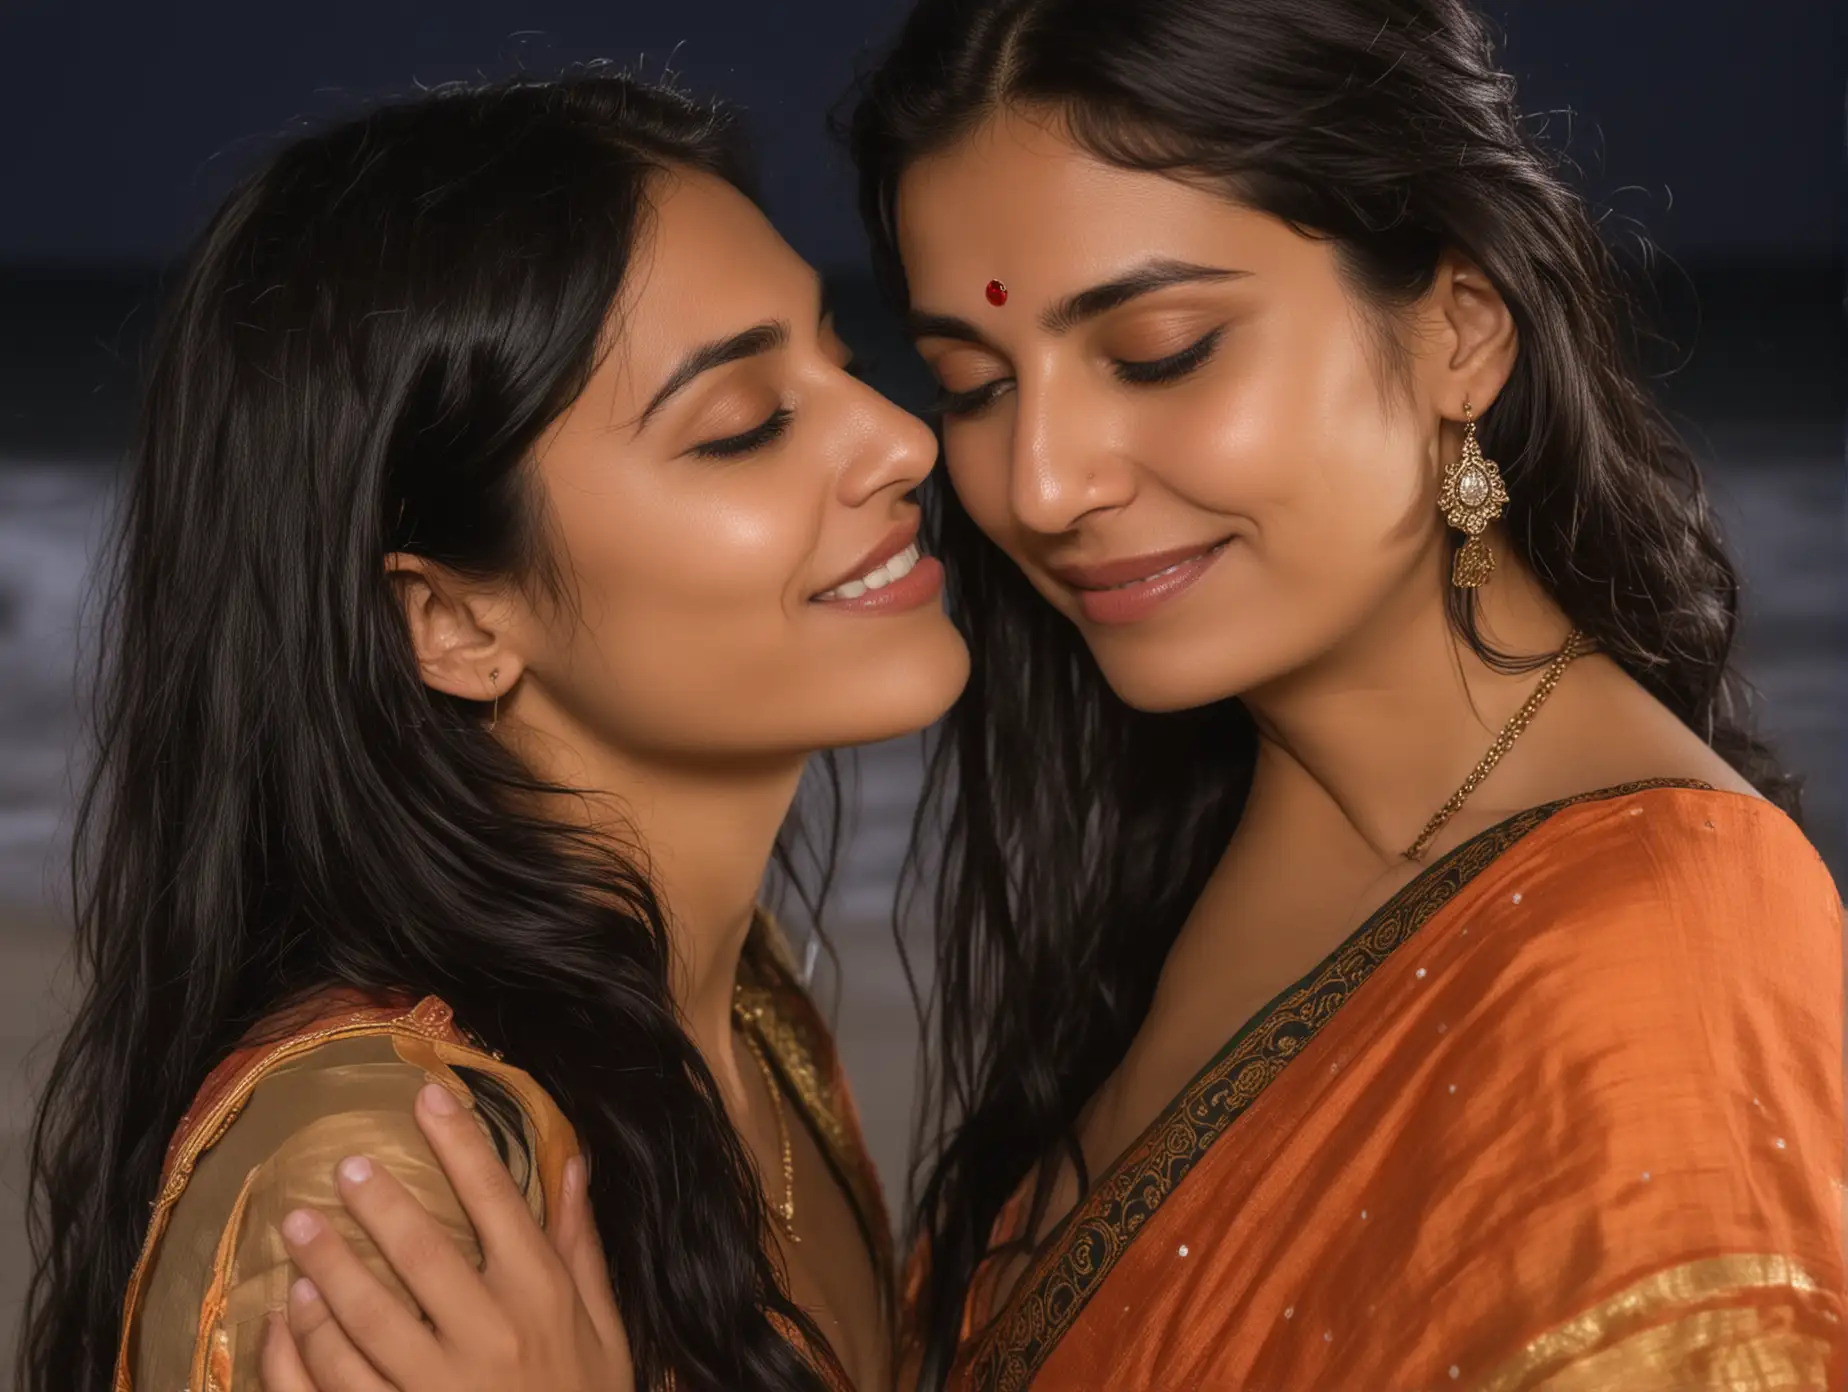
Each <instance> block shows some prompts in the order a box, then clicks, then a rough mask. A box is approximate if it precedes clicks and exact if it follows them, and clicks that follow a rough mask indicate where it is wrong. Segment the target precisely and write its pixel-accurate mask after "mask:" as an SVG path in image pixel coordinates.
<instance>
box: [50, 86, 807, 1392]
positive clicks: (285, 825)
mask: <svg viewBox="0 0 1848 1392" xmlns="http://www.w3.org/2000/svg"><path fill="white" fill-rule="evenodd" d="M672 169H694V170H699V171H704V172H706V173H709V174H712V175H715V176H717V177H719V178H722V179H725V180H727V181H729V182H730V183H732V184H733V185H735V186H737V187H739V188H741V189H743V190H745V191H747V192H748V191H749V187H750V184H749V180H748V179H747V177H746V170H745V165H744V162H743V160H742V157H741V154H740V151H739V147H738V140H737V136H736V132H735V129H734V124H733V122H732V121H731V120H730V119H729V118H728V117H727V116H726V115H725V114H724V113H723V112H721V111H720V110H718V109H716V108H713V107H709V106H706V105H703V104H699V103H696V102H694V101H692V100H689V99H687V98H685V97H682V96H680V95H677V94H675V93H673V92H671V91H667V90H663V89H661V88H657V87H653V86H649V85H646V84H643V83H639V82H636V81H631V80H628V79H625V78H621V77H618V76H615V75H613V74H605V73H601V72H597V71H589V72H584V73H580V74H577V75H574V76H572V77H569V78H566V79H564V80H559V81H553V82H539V81H519V82H514V83H507V84H498V85H492V86H486V87H473V88H458V89H454V90H443V91H438V92H436V93H434V94H431V95H427V96H425V97H422V98H420V99H417V100H413V101H409V102H406V103H403V104H398V105H390V106H385V107H382V108H380V109H378V110H375V111H373V112H371V113H370V114H368V115H365V116H363V117H360V118H357V119H353V120H350V121H348V122H347V123H345V124H341V125H338V126H336V127H335V128H333V129H329V130H327V131H325V132H323V133H321V134H316V135H312V136H309V137H306V138H302V139H300V140H298V141H296V142H295V143H293V144H291V145H289V146H287V147H286V148H284V149H282V150H281V151H280V153H278V154H276V155H275V156H274V157H273V158H272V159H270V160H269V161H268V162H267V164H265V165H264V167H263V168H261V169H260V170H259V171H257V172H256V173H255V174H254V175H253V176H251V177H250V178H249V179H248V180H247V181H246V182H244V183H243V184H242V186H241V187H240V188H238V189H237V190H236V192H235V193H233V194H232V196H231V197H230V198H229V200H228V201H227V202H226V203H225V204H224V206H223V207H222V208H221V210H220V211H219V213H218V214H217V216H216V217H215V219H214V220H213V221H212V223H211V224H210V226H209V228H208V229H207V230H206V231H205V232H204V234H203V236H202V237H201V239H200V241H199V242H198V244H197V245H196V247H195V248H194V249H193V251H192V253H191V256H190V259H189V261H188V263H187V265H186V268H185V270H184V273H183V275H182V276H181V278H180V280H179V282H178V284H177V287H176V288H175V291H174V294H173V296H172V299H171V303H170V306H169V308H168V309H167V311H166V314H165V317H164V321H163V323H162V325H161V327H160V329H159V330H158V334H157V338H156V341H155V344H154V349H153V353H152V357H151V371H150V375H149V379H148V381H147V385H146V389H145V402H144V405H143V407H142V411H141V416H140V422H139V429H138V435H137V439H136V442H135V446H134V452H133V465H132V472H131V474H130V476H129V480H128V484H127V494H126V499H125V501H124V504H123V511H122V518H121V536H120V544H119V559H118V562H117V568H116V570H115V573H114V577H113V582H112V584H111V586H110V588H109V589H108V591H107V599H108V629H107V635H106V644H105V653H106V656H105V670H104V671H103V673H102V675H101V686H100V695H99V708H98V712H97V716H98V720H97V736H96V738H97V747H96V751H95V764H94V772H93V774H92V776H91V778H90V782H89V786H88V789H87V793H86V796H85V798H84V801H83V804H82V809H81V814H80V820H79V828H78V830H79V836H78V847H79V854H78V858H77V861H76V875H77V890H78V905H77V911H78V912H77V934H78V936H77V942H78V955H79V963H80V967H81V970H82V972H83V974H84V977H85V982H86V988H87V990H86V995H85V998H84V1000H83V1002H82V1005H81V1008H80V1010H79V1011H78V1013H77V1017H76V1022H75V1025H74V1027H73V1028H72V1029H71V1031H70V1034H69V1035H68V1037H67V1038H66V1040H65V1041H64V1043H63V1046H62V1049H61V1051H60V1053H59V1054H58V1056H57V1060H56V1064H55V1067H54V1069H53V1072H52V1075H51V1081H50V1086H49V1088H48V1089H47V1091H46V1093H45V1095H44V1098H43V1101H42V1104H41V1107H40V1110H39V1113H38V1117H37V1122H36V1127H35V1130H34V1134H33V1147H32V1186H33V1199H34V1220H33V1238H34V1251H35V1261H36V1268H35V1272H34V1277H33V1282H32V1286H31V1292H30V1295H29V1298H28V1304H27V1313H26V1324H25V1337H24V1340H23V1344H22V1347H21V1351H20V1370H21V1381H22V1384H23V1386H24V1387H25V1388H27V1389H30V1392H53V1390H54V1389H58V1392H64V1389H70V1388H102V1387H106V1386H107V1385H108V1383H109V1379H110V1370H111V1365H112V1362H113V1356H114V1350H115V1346H116V1341H117V1337H118V1328H119V1325H120V1322H121V1319H122V1300H123V1294H124V1290H125V1288H126V1285H127V1281H128V1277H129V1272H130V1270H131V1268H132V1266H133V1264H134V1261H135V1258H136V1253H137V1250H138V1247H139V1245H140V1242H141V1240H142V1237H143V1231H144V1227H145V1222H146V1217H147V1213H148V1208H149V1204H150V1202H151V1201H152V1200H153V1198H154V1194H155V1188H156V1181H157V1177H158V1173H159V1169H160V1165H161V1158H162V1151H163V1149H164V1147H165V1146H166V1143H167V1139H168V1136H169V1135H170V1134H171V1132H172V1131H173V1128H174V1126H175V1125H176V1123H177V1122H178V1120H179V1118H180V1115H181V1112H182V1111H183V1109H184V1108H185V1107H186V1105H187V1102H188V1101H189V1099H190V1097H191V1096H192V1094H193V1092H194V1090H195V1089H196V1088H197V1087H198V1086H199V1084H200V1083H201V1081H202V1080H203V1079H204V1077H205V1075H206V1072H207V1071H208V1070H209V1069H210V1068H211V1066H212V1065H213V1063H214V1062H215V1061H217V1060H218V1059H219V1058H221V1057H222V1056H224V1055H225V1054H226V1053H227V1052H228V1051H229V1050H230V1049H231V1048H232V1047H233V1046H235V1045H236V1044H237V1043H238V1041H239V1040H240V1039H241V1038H243V1037H244V1036H245V1035H246V1033H247V1032H248V1031H250V1030H252V1029H253V1028H254V1027H256V1026H257V1025H258V1024H259V1023H260V1022H261V1021H263V1020H264V1019H265V1017H267V1016H270V1015H271V1014H272V1013H273V1012H275V1011H276V1010H277V1009H278V1008H279V1007H280V1006H283V1005H285V1004H287V1003H289V1002H291V1001H292V1000H296V999H299V998H301V997H302V996H304V995H305V994H307V993H310V992H313V991H315V990H317V989H320V988H325V987H329V986H344V987H351V988H357V989H358V990H360V991H362V992H367V993H383V992H407V993H409V994H410V995H412V996H413V997H414V996H416V995H421V994H423V993H432V994H435V995H439V996H441V997H442V998H443V999H445V1000H446V1001H448V1002H449V1004H450V1005H452V1006H453V1007H454V1008H455V1011H456V1015H457V1018H458V1020H459V1022H460V1023H461V1024H462V1025H463V1026H465V1027H466V1028H467V1029H468V1030H469V1031H470V1032H471V1033H472V1034H473V1035H475V1036H477V1037H478V1038H479V1039H480V1040H481V1041H482V1042H483V1043H484V1044H485V1045H486V1046H487V1047H489V1048H492V1049H495V1050H498V1051H500V1052H501V1053H503V1054H504V1055H505V1057H506V1058H507V1059H508V1060H510V1061H511V1062H514V1063H516V1064H518V1065H519V1066H521V1067H522V1068H524V1069H526V1070H527V1071H529V1072H530V1073H531V1074H532V1075H533V1076H534V1077H535V1078H536V1079H537V1080H538V1081H539V1082H540V1084H542V1085H543V1086H544V1087H545V1088H546V1090H547V1091H548V1092H549V1093H550V1094H551V1096H552V1097H553V1098H554V1099H555V1100H556V1101H557V1103H558V1105H559V1107H560V1108H561V1109H562V1110H563V1112H564V1114H565V1116H566V1117H567V1118H568V1119H569V1120H570V1121H571V1123H572V1124H573V1125H574V1126H575V1128H576V1129H577V1132H578V1135H579V1137H580V1138H581V1140H582V1142H583V1144H584V1147H585V1150H586V1152H587V1154H588V1155H589V1157H590V1159H591V1169H590V1174H591V1182H590V1192H591V1201H592V1204H593V1206H594V1209H595V1212H596V1216H597V1221H598V1226H599V1227H600V1229H601V1231H602V1232H603V1234H604V1238H605V1246H606V1248H607V1250H608V1254H609V1262H610V1273H611V1277H612V1279H613V1282H614V1286H615V1290H616V1296H617V1299H618V1301H619V1302H620V1305H621V1309H622V1314H623V1319H624V1321H625V1324H626V1326H627V1330H628V1334H629V1338H630V1340H631V1342H632V1344H633V1346H634V1353H635V1359H636V1365H637V1370H638V1374H639V1376H640V1379H641V1385H643V1386H649V1387H652V1386H658V1385H660V1382H661V1381H662V1379H663V1377H664V1376H665V1374H666V1373H667V1372H669V1371H670V1370H671V1371H672V1372H673V1373H674V1374H675V1375H676V1376H677V1377H678V1379H679V1384H680V1385H681V1386H687V1387H695V1388H712V1389H718V1388H722V1389H727V1392H729V1390H730V1389H735V1388H763V1389H789V1390H791V1392H793V1389H799V1388H814V1387H816V1386H818V1381H817V1378H816V1376H815V1374H814V1372H813V1370H812V1369H811V1368H810V1366H809V1365H808V1364H807V1363H806V1362H805V1361H804V1360H803V1359H802V1358H801V1357H800V1356H799V1355H798V1353H797V1352H796V1351H795V1350H794V1349H793V1348H792V1347H791V1346H790V1344H789V1343H788V1342H786V1341H785V1339H784V1338H783V1337H782V1336H781V1335H780V1334H779V1333H778V1332H777V1328H776V1324H775V1322H774V1320H775V1318H776V1317H781V1318H782V1319H786V1320H789V1321H793V1322H794V1323H795V1324H796V1326H797V1327H799V1328H801V1329H804V1330H808V1331H811V1332H812V1329H813V1326H812V1325H811V1324H810V1323H809V1322H808V1320H807V1319H806V1317H805V1316H803V1315H802V1313H801V1312H800V1311H799V1310H797V1309H796V1308H795V1307H794V1306H793V1305H792V1304H791V1303H790V1302H789V1300H788V1299H787V1297H786V1296H785V1294H784V1293H783V1291H782V1288H781V1286H780V1284H779V1282H778V1279H777V1275H776V1273H775V1271H774V1269H773V1267H772V1264H771V1261H770V1258H769V1257H768V1256H767V1255H766V1252H765V1247H764V1244H763V1242H762V1240H761V1239H762V1236H763V1233H764V1218H763V1214H764V1206H763V1201H762V1197H761V1194H760V1191H759V1189H758V1185H757V1181H756V1179H755V1176H754V1171H753V1168H752V1166H751V1164H750V1163H749V1160H748V1158H747V1156H746V1153H745V1152H744V1150H743V1148H742V1146H741V1144H740V1142H739V1140H738V1138H737V1136H736V1133H735V1132H734V1130H733V1128H732V1127H731V1126H730V1125H729V1123H728V1122H727V1119H726V1116H725V1113H724V1110H723V1108H722V1106H721V1104H720V1101H719V1098H718V1093H717V1089H716V1086H715V1084H714V1081H713V1078H712V1076H711V1074H710V1073H709V1072H708V1070H707V1069H706V1067H705V1066H704V1064H703V1062H702V1061H701V1058H700V1055H699V1053H698V1052H697V1050H696V1049H695V1047H694V1045H693V1043H692V1042H691V1040H690V1039H689V1037H688V1036H687V1034H686V1033H685V1031H684V1030H683V1028H682V1027H681V1024H680V1023H679V1020H678V1018H677V1016H676V1014H675V1011H674V1008H673V1006H672V1003H671V998H670V995H669V977H668V964H669V956H668V939H667V932H666V925H665V920H664V915H663V910H662V907H661V905H660V904H659V903H658V902H657V900H656V897H655V894H654V892H653V890H652V889H651V887H650V884H649V881H648V879H647V876H646V875H645V874H644V873H643V872H642V871H641V870H640V869H639V868H638V867H637V866H636V865H634V864H632V863H630V862H628V861H626V860H624V859H623V858H622V857H620V856H619V855H617V854H615V853H614V852H612V850H611V849H610V848H609V847H608V846H607V845H605V844H603V843H602V842H600V841H598V840H595V839H593V838H591V837H590V836H588V835H586V834H582V833H579V832H576V831H573V830H572V829H570V828H568V827H566V826H563V825H559V824H556V823H553V822H550V821H546V820H543V819H540V818H538V817H536V816H534V815H531V814H529V813H527V812H524V811H522V810H521V809H522V808H527V807H531V806H533V805H534V804H533V800H532V799H531V798H530V797H529V796H528V795H529V794H530V793H532V792H533V791H535V786H534V779H533V776H532V775H531V774H530V773H529V772H528V771H527V770H526V769H524V768H523V767H521V765H520V764H519V763H518V762H517V761H516V760H515V759H514V758H513V757H512V756H511V755H510V754H509V753H508V752H506V750H505V749H504V748H503V747H502V745H501V744H500V743H498V742H497V740H496V739H495V738H494V737H493V736H491V735H490V734H489V733H488V732H487V730H486V729H485V728H484V726H485V724H486V717H487V715H488V709H487V707H486V706H484V705H481V704H478V703H474V702H469V701H463V700H457V699H453V698H450V697H447V696H443V695H440V694H437V693H434V692H432V691H431V690H430V689H428V688H427V687H426V686H425V685H424V684H423V682H422V681H421V680H420V677H419V673H418V667H417V664H416V662H415V660H414V657H413V653H412V647H411V643H410V637H409V633H408V629H407V625H406V623H405V619H404V616H403V613H402V609H401V607H400V604H399V602H398V600H397V598H396V596H395V594H394V591H393V588H392V586H391V584H390V583H389V581H388V579H387V575H386V572H385V567H384V558H385V557H386V556H387V555H388V554H389V553H391V552H393V551H406V552H412V553H415V554H417V555H420V556H424V557H427V558H429V559H430V560H432V561H436V562H440V563H441V564H443V565H445V566H448V567H451V568H453V569H454V570H456V571H458V572H461V573H464V574H469V575H476V576H483V575H497V576H510V577H516V578H518V579H520V580H521V581H522V582H524V583H529V584H532V585H535V586H539V587H542V588H544V587H548V586H549V587H551V588H553V589H554V591H555V592H556V591H557V589H558V587H557V586H556V585H555V584H554V582H555V580H556V575H557V572H556V570H555V569H554V567H553V566H552V565H551V561H552V560H553V559H555V558H553V557H551V556H550V554H549V552H548V550H547V544H546V543H547V536H548V533H547V528H546V525H545V519H544V517H543V515H542V514H543V508H542V506H541V505H540V504H539V503H538V501H537V488H536V485H535V484H534V483H533V481H532V479H531V475H530V470H529V468H528V467H527V466H528V460H529V455H530V450H531V447H532V446H533V444H534V443H535V441H536V440H537V439H538V437H539V436H540V434H541V432H542V431H543V430H544V428H545V427H546V425H547V424H548V423H549V422H551V421H552V420H554V419H555V418H556V417H557V416H558V415H559V414H560V413H561V412H562V411H563V410H564V409H565V407H566V406H568V405H569V403H570V402H571V401H572V400H573V399H574V398H575V397H576V396H577V395H578V393H579V392H580V391H581V390H582V388H583V386H584V384H585V382H586V380H587V378H588V377H589V375H590V373H591V372H592V370H593V369H594V367H595V365H596V363H597V362H598V361H599V360H600V355H601V354H602V353H603V352H604V351H605V350H606V348H607V338H606V332H605V330H606V324H607V323H608V318H609V314H610V310H611V307H612V305H613V303H614V302H615V300H616V298H617V295H618V292H619V290H620V289H621V287H622V285H623V282H624V278H625V275H626V274H627V271H628V269H629V266H630V263H631V260H632V257H633V254H634V252H635V250H636V248H637V246H638V244H639V239H640V238H641V237H642V236H643V235H644V233H645V231H646V225H647V218H648V217H649V210H650V206H651V205H650V201H649V200H650V192H651V187H652V186H653V185H654V184H655V182H656V181H657V180H658V179H659V178H660V177H661V175H662V174H663V172H664V171H667V170H672ZM612 351H617V352H620V351H621V346H620V342H618V343H617V344H616V346H615V348H614V349H613V350H612Z"/></svg>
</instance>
